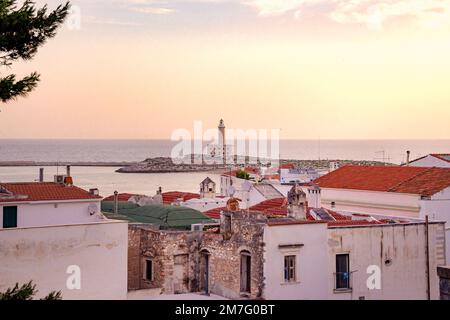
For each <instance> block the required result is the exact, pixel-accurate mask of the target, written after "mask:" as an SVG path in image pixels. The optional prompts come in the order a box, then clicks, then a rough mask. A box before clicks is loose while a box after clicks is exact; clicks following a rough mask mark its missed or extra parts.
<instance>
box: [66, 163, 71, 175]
mask: <svg viewBox="0 0 450 320" xmlns="http://www.w3.org/2000/svg"><path fill="white" fill-rule="evenodd" d="M66 176H68V177H70V166H69V165H68V166H66Z"/></svg>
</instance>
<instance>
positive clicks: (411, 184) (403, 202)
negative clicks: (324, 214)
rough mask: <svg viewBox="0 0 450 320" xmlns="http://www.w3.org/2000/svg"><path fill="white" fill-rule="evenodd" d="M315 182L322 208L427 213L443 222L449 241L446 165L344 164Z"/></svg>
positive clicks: (449, 197) (400, 214) (416, 215)
mask: <svg viewBox="0 0 450 320" xmlns="http://www.w3.org/2000/svg"><path fill="white" fill-rule="evenodd" d="M315 183H317V184H318V185H319V186H320V187H321V189H322V204H323V206H324V207H326V208H329V209H334V210H340V211H350V212H357V213H366V214H377V215H385V216H397V217H408V218H422V219H424V218H425V216H427V215H428V216H429V218H430V220H440V221H445V222H447V224H446V232H445V233H446V238H447V243H450V168H428V167H413V166H402V167H394V166H379V167H378V166H345V167H342V168H340V169H338V170H336V171H333V172H331V173H329V174H327V175H325V176H322V177H320V178H318V179H317V180H315ZM447 256H450V246H448V247H447Z"/></svg>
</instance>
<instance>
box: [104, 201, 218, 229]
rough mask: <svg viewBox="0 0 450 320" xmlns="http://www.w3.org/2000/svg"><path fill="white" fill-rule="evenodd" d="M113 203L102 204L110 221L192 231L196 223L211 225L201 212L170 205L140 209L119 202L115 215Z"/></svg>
mask: <svg viewBox="0 0 450 320" xmlns="http://www.w3.org/2000/svg"><path fill="white" fill-rule="evenodd" d="M113 207H114V203H113V202H112V201H103V202H102V211H103V212H104V213H105V215H106V216H107V217H108V218H110V219H119V220H128V221H130V222H140V223H153V224H158V225H160V226H161V227H163V228H175V229H190V228H191V225H192V224H195V223H204V222H205V223H211V222H213V220H211V219H209V218H208V217H207V216H205V215H204V214H203V213H201V212H200V211H197V210H194V209H191V208H186V207H176V206H170V205H148V206H142V207H139V206H138V205H136V204H134V203H130V202H119V214H114V213H113Z"/></svg>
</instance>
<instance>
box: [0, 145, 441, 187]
mask: <svg viewBox="0 0 450 320" xmlns="http://www.w3.org/2000/svg"><path fill="white" fill-rule="evenodd" d="M174 144H175V143H174V142H171V141H167V140H0V161H14V160H16V161H141V160H143V159H145V158H148V157H156V156H169V155H170V151H171V148H172V146H173V145H174ZM406 150H411V157H412V158H416V157H419V156H422V155H426V154H428V153H434V152H436V153H439V152H441V153H443V152H450V140H321V141H318V140H282V141H281V142H280V154H281V157H282V158H290V159H319V158H320V159H348V160H382V158H383V152H382V151H384V158H385V160H386V161H390V162H393V163H400V162H402V161H404V160H405V154H406ZM115 169H117V168H107V167H73V168H72V176H73V177H74V180H75V181H74V182H75V184H77V185H79V186H81V187H83V188H92V187H98V188H99V189H100V192H101V194H102V195H109V194H112V193H113V192H114V190H118V191H119V192H136V193H145V194H154V193H155V191H156V189H157V188H158V187H159V186H162V188H163V190H165V191H169V190H180V191H190V192H198V185H199V183H200V181H202V180H203V179H204V178H205V177H206V176H207V175H208V176H210V177H211V178H212V179H213V180H214V181H216V183H218V184H219V176H218V175H216V174H206V173H176V174H173V173H168V174H166V173H165V174H120V173H116V172H114V171H115ZM58 170H59V172H62V171H63V170H64V168H59V169H58V168H56V167H46V168H45V179H46V180H49V181H51V180H52V179H53V178H52V177H53V175H54V174H56V173H57V171H58ZM37 177H38V168H34V167H0V181H2V182H7V181H34V180H36V179H37Z"/></svg>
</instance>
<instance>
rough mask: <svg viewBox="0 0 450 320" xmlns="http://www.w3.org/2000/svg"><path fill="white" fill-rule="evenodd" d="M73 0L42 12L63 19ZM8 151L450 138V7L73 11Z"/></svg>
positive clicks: (7, 118) (409, 3)
mask: <svg viewBox="0 0 450 320" xmlns="http://www.w3.org/2000/svg"><path fill="white" fill-rule="evenodd" d="M62 1H63V0H59V1H57V0H38V1H37V5H39V6H40V5H43V4H45V3H48V5H49V8H54V7H55V6H56V5H57V4H58V3H60V2H62ZM71 3H72V6H73V10H72V12H71V15H70V17H69V19H68V21H67V23H66V24H65V25H64V26H62V27H61V29H60V30H59V32H58V34H57V36H56V37H55V38H53V39H51V40H49V41H48V43H46V44H45V45H44V46H43V47H42V48H41V49H40V51H39V52H38V54H37V55H36V57H35V58H34V59H33V60H32V61H29V62H17V63H15V64H14V65H13V66H12V68H10V69H1V70H0V73H1V74H2V75H6V74H9V73H16V74H18V75H20V76H23V75H26V74H29V73H31V72H32V71H38V72H39V73H40V74H41V83H40V84H39V86H38V88H37V89H36V90H35V91H33V92H32V93H31V94H30V95H29V96H28V97H26V98H19V99H17V100H16V101H13V102H9V103H7V104H0V139H14V138H58V139H62V138H75V139H170V137H171V134H172V132H173V131H174V130H176V129H180V128H185V129H188V130H193V122H194V121H196V120H197V121H202V122H203V126H204V128H213V127H215V126H217V124H218V121H219V119H220V118H223V119H224V120H225V123H226V125H227V127H230V128H235V129H280V130H281V131H280V136H281V138H284V139H317V138H320V139H450V125H449V123H450V121H449V120H450V90H449V82H450V81H449V80H450V79H449V78H450V61H449V59H448V57H449V56H450V0H381V1H374V0H284V1H281V0H228V1H226V0H167V1H164V0H73V1H71Z"/></svg>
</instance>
